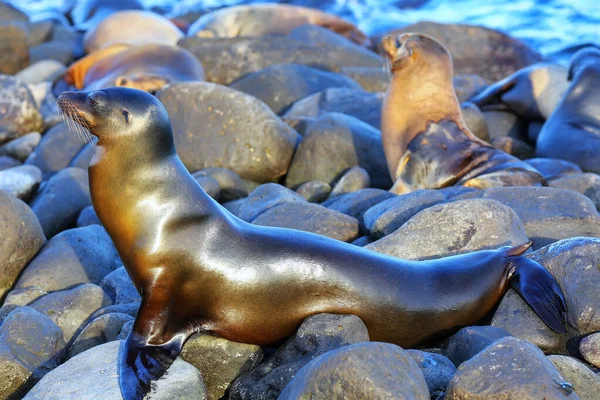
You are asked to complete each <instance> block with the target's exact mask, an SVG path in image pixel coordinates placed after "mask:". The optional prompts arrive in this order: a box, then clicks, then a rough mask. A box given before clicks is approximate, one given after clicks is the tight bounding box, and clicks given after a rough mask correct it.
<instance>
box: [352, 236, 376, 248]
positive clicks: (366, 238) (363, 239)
mask: <svg viewBox="0 0 600 400" xmlns="http://www.w3.org/2000/svg"><path fill="white" fill-rule="evenodd" d="M369 243H373V240H372V239H371V237H370V236H361V237H359V238H358V239H356V240H355V241H353V242H352V243H351V244H353V245H355V246H359V247H364V246H366V245H368V244H369Z"/></svg>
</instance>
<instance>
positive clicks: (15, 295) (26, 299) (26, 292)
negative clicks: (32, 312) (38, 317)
mask: <svg viewBox="0 0 600 400" xmlns="http://www.w3.org/2000/svg"><path fill="white" fill-rule="evenodd" d="M46 294H48V293H47V292H46V291H44V290H42V289H41V288H39V287H35V286H31V287H27V288H22V289H20V288H15V289H13V290H11V291H10V292H8V294H7V295H6V297H5V298H4V302H3V303H2V307H0V325H2V320H3V319H4V318H6V316H7V315H8V314H9V313H10V312H11V311H13V310H14V309H15V308H18V307H20V306H26V305H28V304H29V303H31V302H32V301H34V300H37V299H39V298H40V297H42V296H44V295H46Z"/></svg>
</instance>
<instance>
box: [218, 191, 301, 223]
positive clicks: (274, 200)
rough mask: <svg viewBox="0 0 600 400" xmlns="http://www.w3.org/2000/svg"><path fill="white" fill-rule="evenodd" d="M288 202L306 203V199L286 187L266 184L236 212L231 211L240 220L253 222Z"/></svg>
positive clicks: (242, 203) (253, 193)
mask: <svg viewBox="0 0 600 400" xmlns="http://www.w3.org/2000/svg"><path fill="white" fill-rule="evenodd" d="M287 202H294V203H304V199H303V198H302V197H301V196H300V195H298V194H297V193H295V192H293V191H291V190H289V189H288V188H286V187H285V186H281V185H278V184H276V183H266V184H264V185H260V186H259V187H257V188H256V189H254V190H253V191H252V193H250V195H249V196H248V197H247V198H246V199H244V200H242V201H241V203H240V204H239V207H238V208H237V209H236V210H230V211H231V212H232V213H233V214H234V215H236V216H237V217H238V218H241V219H243V220H244V221H246V222H252V221H254V220H255V219H256V217H258V216H259V215H261V214H262V213H264V212H265V211H267V210H268V209H270V208H273V207H275V206H277V205H279V204H282V203H287Z"/></svg>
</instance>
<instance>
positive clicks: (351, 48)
mask: <svg viewBox="0 0 600 400" xmlns="http://www.w3.org/2000/svg"><path fill="white" fill-rule="evenodd" d="M287 37H288V38H290V39H294V40H297V41H298V42H300V43H304V44H306V45H309V46H311V47H315V48H320V49H323V51H325V52H326V53H327V54H329V55H330V57H332V58H333V59H334V60H336V62H338V63H339V64H340V65H342V66H372V67H376V66H381V65H383V59H382V58H381V57H380V56H379V55H378V54H377V53H374V52H372V51H371V50H369V49H367V48H366V47H365V46H361V45H359V44H356V43H354V42H352V41H351V40H349V39H346V38H345V37H344V36H342V35H338V34H337V33H335V32H333V31H331V30H329V29H327V28H325V27H322V26H318V25H313V24H305V25H301V26H298V27H296V28H294V29H292V30H291V31H290V33H288V34H287Z"/></svg>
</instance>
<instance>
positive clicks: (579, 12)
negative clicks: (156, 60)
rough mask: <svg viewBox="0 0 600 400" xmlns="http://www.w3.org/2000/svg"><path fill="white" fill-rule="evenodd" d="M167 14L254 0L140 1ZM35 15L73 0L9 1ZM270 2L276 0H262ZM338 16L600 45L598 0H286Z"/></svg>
mask: <svg viewBox="0 0 600 400" xmlns="http://www.w3.org/2000/svg"><path fill="white" fill-rule="evenodd" d="M141 1H142V3H144V4H145V5H146V6H148V7H160V8H161V9H162V10H165V11H167V13H168V14H171V15H177V14H179V13H184V12H187V11H191V10H194V11H197V10H203V9H212V8H218V7H222V6H226V5H233V4H246V3H254V2H258V1H248V0H246V1H244V0H141ZM12 2H13V4H14V5H15V6H17V7H19V8H21V9H23V10H24V11H26V12H28V13H30V14H35V13H38V12H41V11H43V10H49V9H61V8H62V9H65V8H68V6H69V4H72V3H73V0H71V1H69V0H12ZM260 2H272V3H276V2H277V1H265V0H262V1H260ZM281 2H282V3H288V4H296V5H305V6H310V7H315V8H319V9H321V10H324V11H327V12H330V13H333V14H337V15H340V16H342V17H344V18H346V19H348V20H351V21H352V22H354V23H356V24H357V25H358V26H359V27H360V28H361V29H362V30H364V31H365V32H367V33H368V34H380V33H384V32H386V31H388V30H390V29H394V28H398V27H402V26H405V25H408V24H412V23H415V22H418V21H424V20H428V21H436V22H445V23H466V24H474V25H483V26H487V27H490V28H494V29H498V30H501V31H504V32H506V33H509V34H511V35H513V36H514V37H517V38H519V39H521V40H523V41H524V42H526V43H527V44H529V45H530V46H531V47H532V48H534V49H536V50H537V51H539V52H541V53H542V54H546V55H547V54H551V53H553V52H556V51H558V50H560V49H563V48H565V47H568V46H572V45H577V44H583V43H597V44H600V0H449V1H444V0H285V1H281Z"/></svg>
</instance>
